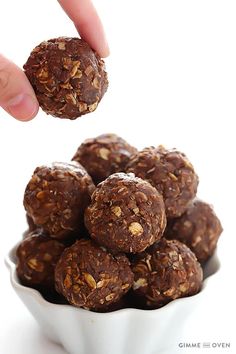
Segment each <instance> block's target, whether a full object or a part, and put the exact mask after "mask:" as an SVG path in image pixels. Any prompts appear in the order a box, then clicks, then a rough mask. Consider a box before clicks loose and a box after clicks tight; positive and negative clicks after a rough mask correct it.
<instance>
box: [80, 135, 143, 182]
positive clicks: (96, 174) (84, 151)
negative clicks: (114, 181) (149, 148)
mask: <svg viewBox="0 0 236 354" xmlns="http://www.w3.org/2000/svg"><path fill="white" fill-rule="evenodd" d="M134 153H137V149H136V148H135V147H133V146H131V145H129V144H128V143H127V142H126V141H125V140H124V139H122V138H121V137H119V136H117V135H116V134H102V135H99V136H97V137H96V138H92V139H86V140H85V141H84V142H83V143H82V144H81V145H80V146H79V147H78V149H77V151H76V153H75V155H74V157H73V161H77V162H79V163H81V165H83V166H84V168H85V169H86V170H87V171H88V173H89V175H90V176H91V177H92V179H93V181H94V183H95V184H98V183H99V182H101V181H103V180H104V179H106V178H107V177H109V176H110V175H111V174H113V173H115V172H124V170H125V166H126V165H127V163H128V162H129V159H130V157H131V155H132V154H134Z"/></svg>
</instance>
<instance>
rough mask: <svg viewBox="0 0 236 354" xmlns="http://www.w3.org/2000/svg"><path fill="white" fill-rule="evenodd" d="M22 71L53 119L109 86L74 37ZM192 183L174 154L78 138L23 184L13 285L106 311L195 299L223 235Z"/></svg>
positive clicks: (84, 105) (39, 53) (42, 51)
mask: <svg viewBox="0 0 236 354" xmlns="http://www.w3.org/2000/svg"><path fill="white" fill-rule="evenodd" d="M24 69H25V73H26V75H27V77H28V79H29V80H30V82H31V84H32V86H33V87H34V90H35V93H36V95H37V98H38V100H39V103H40V106H41V107H42V109H43V110H44V111H45V112H46V113H47V114H50V115H53V116H56V117H59V118H67V119H76V118H77V117H80V116H81V115H84V114H86V113H89V112H92V111H94V110H95V109H96V107H97V105H98V103H99V102H100V100H101V99H102V97H103V95H104V93H105V91H106V90H107V86H108V81H107V74H106V72H105V70H104V62H103V60H102V59H101V58H99V57H98V55H97V54H96V53H95V52H94V51H93V50H92V49H91V48H90V47H89V46H88V44H87V43H86V42H84V41H83V40H81V39H78V38H64V37H60V38H57V39H52V40H49V41H47V42H43V43H41V44H40V45H39V46H37V47H36V48H35V49H34V50H33V51H32V53H31V55H30V57H29V59H28V61H27V63H26V64H25V66H24ZM197 186H198V176H197V175H196V173H195V171H194V168H193V166H192V164H191V163H190V162H189V160H188V158H187V157H186V156H185V155H184V154H183V153H181V152H179V151H177V150H175V149H173V150H168V149H166V148H164V147H163V146H158V147H149V148H145V149H144V150H142V151H138V150H137V149H136V148H135V147H133V146H131V145H130V144H128V143H127V142H126V141H125V140H124V139H122V138H121V137H119V136H117V135H115V134H104V135H100V136H98V137H96V138H93V139H88V140H86V141H84V143H83V144H81V145H80V146H79V147H78V149H77V151H76V153H75V155H74V156H73V158H72V161H70V162H54V163H52V164H50V165H44V166H39V167H37V168H36V169H35V171H34V173H33V176H32V178H31V179H30V181H29V183H28V185H27V187H26V190H25V194H24V207H25V210H26V213H27V214H26V215H27V221H28V224H29V230H28V231H27V232H25V233H24V239H23V240H22V242H21V243H20V245H19V247H18V249H17V274H18V276H19V279H20V280H21V282H22V284H23V285H25V286H29V287H32V288H35V289H37V290H39V291H40V292H41V293H42V294H43V296H48V294H49V298H50V299H51V300H52V301H54V302H58V303H69V304H71V305H74V306H77V307H82V308H85V309H88V310H93V311H103V312H106V311H113V310H115V309H120V308H124V307H138V308H144V309H154V308H159V307H161V306H163V305H165V304H167V303H168V302H170V301H172V300H174V299H177V298H180V297H185V296H190V295H194V294H196V293H197V292H198V291H199V290H200V289H201V284H202V279H203V272H202V267H201V265H204V263H205V262H206V261H207V260H208V259H209V257H210V256H211V255H212V254H213V252H214V250H215V248H216V244H217V240H218V238H219V236H220V234H221V232H222V227H221V224H220V221H219V219H218V218H217V216H216V215H215V213H214V211H213V209H212V207H211V206H210V205H209V204H207V203H205V202H202V201H200V200H198V199H196V193H197ZM57 294H58V295H57Z"/></svg>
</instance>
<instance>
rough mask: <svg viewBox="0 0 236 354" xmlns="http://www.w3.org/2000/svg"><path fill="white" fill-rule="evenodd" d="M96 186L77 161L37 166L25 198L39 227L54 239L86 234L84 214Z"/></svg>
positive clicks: (27, 209) (29, 213) (27, 206)
mask: <svg viewBox="0 0 236 354" xmlns="http://www.w3.org/2000/svg"><path fill="white" fill-rule="evenodd" d="M94 189H95V186H94V184H93V182H92V179H91V177H90V176H89V175H88V173H87V172H86V171H85V169H84V168H83V167H82V166H81V165H80V164H79V163H77V162H70V163H63V162H54V163H52V164H50V165H44V166H40V167H37V168H36V169H35V171H34V174H33V176H32V178H31V180H30V181H29V183H28V185H27V187H26V190H25V195H24V207H25V209H26V211H27V214H28V215H29V216H30V217H31V218H32V220H33V222H34V224H35V225H37V226H40V227H42V228H43V229H44V231H45V232H47V233H49V235H50V236H51V237H53V238H57V239H61V238H67V237H70V235H71V232H78V233H79V232H81V231H83V214H84V210H85V208H86V207H87V206H88V204H89V202H90V196H91V194H92V192H93V191H94Z"/></svg>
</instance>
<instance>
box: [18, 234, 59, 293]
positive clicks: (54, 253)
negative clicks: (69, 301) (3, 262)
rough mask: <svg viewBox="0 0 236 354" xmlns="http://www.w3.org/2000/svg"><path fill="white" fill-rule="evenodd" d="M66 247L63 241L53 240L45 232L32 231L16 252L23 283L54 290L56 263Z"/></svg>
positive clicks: (19, 274)
mask: <svg viewBox="0 0 236 354" xmlns="http://www.w3.org/2000/svg"><path fill="white" fill-rule="evenodd" d="M64 249H65V245H64V244H63V243H62V242H60V241H58V240H53V239H52V238H50V237H48V236H46V235H45V234H44V233H43V232H41V231H38V230H37V231H33V232H31V234H29V235H28V237H27V238H26V239H24V240H23V241H22V242H21V243H20V245H19V247H18V249H17V252H16V255H17V268H16V269H17V274H18V277H19V279H20V280H21V282H22V284H24V285H26V286H30V287H32V288H36V289H40V290H41V289H42V290H49V291H51V290H53V289H54V270H55V265H56V263H57V261H58V259H59V257H60V256H61V254H62V252H63V251H64Z"/></svg>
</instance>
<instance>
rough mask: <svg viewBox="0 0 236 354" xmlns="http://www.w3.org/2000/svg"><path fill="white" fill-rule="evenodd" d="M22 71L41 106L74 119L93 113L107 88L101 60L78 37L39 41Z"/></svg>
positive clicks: (54, 113)
mask: <svg viewBox="0 0 236 354" xmlns="http://www.w3.org/2000/svg"><path fill="white" fill-rule="evenodd" d="M24 70H25V73H26V75H27V77H28V79H29V81H30V83H31V84H32V86H33V88H34V91H35V93H36V96H37V99H38V101H39V104H40V106H41V108H42V109H43V110H44V111H45V112H46V113H47V114H50V115H52V116H54V117H59V118H67V119H76V118H78V117H80V116H82V115H83V114H86V113H89V112H93V111H94V110H95V109H96V108H97V105H98V103H99V102H100V100H101V99H102V97H103V95H104V93H105V92H106V90H107V87H108V80H107V73H106V71H105V70H104V61H103V60H102V59H101V58H100V57H99V56H98V54H97V53H96V52H95V51H94V50H92V49H91V48H90V46H89V45H88V44H87V43H86V42H85V41H84V40H82V39H79V38H67V37H59V38H56V39H51V40H48V41H45V42H42V43H41V44H39V45H38V46H37V47H36V48H35V49H34V50H33V51H32V53H31V54H30V57H29V58H28V60H27V62H26V64H25V65H24Z"/></svg>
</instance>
